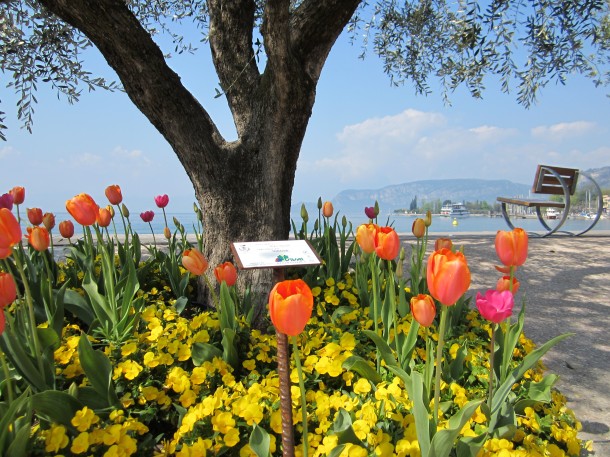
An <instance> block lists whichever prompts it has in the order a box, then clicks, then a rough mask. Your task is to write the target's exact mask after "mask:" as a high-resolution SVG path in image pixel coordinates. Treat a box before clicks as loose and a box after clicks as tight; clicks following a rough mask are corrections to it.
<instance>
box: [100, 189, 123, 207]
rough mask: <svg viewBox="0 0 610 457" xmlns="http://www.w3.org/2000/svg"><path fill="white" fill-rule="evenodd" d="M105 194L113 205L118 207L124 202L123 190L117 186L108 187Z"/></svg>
mask: <svg viewBox="0 0 610 457" xmlns="http://www.w3.org/2000/svg"><path fill="white" fill-rule="evenodd" d="M104 193H105V194H106V198H107V199H108V201H109V202H110V204H111V205H118V204H119V203H121V202H122V201H123V194H122V193H121V188H120V187H119V186H118V185H117V184H112V185H110V186H108V187H106V190H105V191H104Z"/></svg>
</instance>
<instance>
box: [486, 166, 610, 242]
mask: <svg viewBox="0 0 610 457" xmlns="http://www.w3.org/2000/svg"><path fill="white" fill-rule="evenodd" d="M580 175H582V176H584V177H585V178H587V179H588V180H590V181H591V182H592V183H593V185H594V187H595V188H596V190H597V213H596V215H595V217H593V218H592V222H591V224H590V225H589V226H588V227H587V228H586V229H585V230H583V231H581V232H578V233H573V232H568V231H565V230H562V231H561V233H566V234H568V235H573V236H577V235H582V234H583V233H586V232H588V231H589V230H591V229H592V228H593V227H594V226H595V224H597V221H598V220H599V218H600V216H601V214H602V210H603V198H602V192H601V189H600V188H599V186H598V185H597V183H596V182H595V181H594V180H593V178H592V177H591V176H589V175H587V174H585V173H583V172H582V171H579V170H577V169H576V168H563V167H554V166H549V165H538V168H537V169H536V176H535V177H534V185H533V186H532V191H531V192H532V194H540V195H547V196H551V195H558V196H561V197H563V198H561V199H553V200H551V199H550V198H547V199H540V198H538V199H535V198H512V197H498V198H497V200H498V201H499V202H500V203H501V207H502V215H503V216H504V220H505V221H506V223H507V224H508V226H509V227H510V228H511V229H514V228H515V227H514V225H513V224H512V222H511V220H510V216H509V214H508V211H507V209H506V206H507V205H515V206H523V207H526V208H535V209H536V215H537V216H538V220H539V221H540V223H541V224H542V226H543V227H544V228H545V229H546V233H544V234H542V235H541V236H549V235H552V234H553V233H555V232H557V231H559V229H560V228H561V226H562V225H563V224H564V223H565V221H566V220H567V218H568V215H569V214H570V197H571V196H572V195H574V192H576V185H577V183H578V178H579V176H580ZM542 208H547V209H548V208H557V209H559V210H560V211H561V217H560V220H559V222H558V223H557V224H556V225H555V226H554V227H550V226H549V224H548V223H547V221H546V220H545V216H544V215H543V214H542ZM535 235H536V234H535Z"/></svg>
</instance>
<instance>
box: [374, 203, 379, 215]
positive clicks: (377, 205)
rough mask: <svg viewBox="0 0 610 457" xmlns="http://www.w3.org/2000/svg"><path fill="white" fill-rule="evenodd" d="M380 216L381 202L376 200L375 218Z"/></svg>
mask: <svg viewBox="0 0 610 457" xmlns="http://www.w3.org/2000/svg"><path fill="white" fill-rule="evenodd" d="M377 216H379V202H378V201H377V200H375V217H377Z"/></svg>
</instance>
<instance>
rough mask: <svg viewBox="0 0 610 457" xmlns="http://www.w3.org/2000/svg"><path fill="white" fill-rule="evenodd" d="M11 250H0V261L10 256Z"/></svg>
mask: <svg viewBox="0 0 610 457" xmlns="http://www.w3.org/2000/svg"><path fill="white" fill-rule="evenodd" d="M11 252H13V250H12V249H11V248H0V260H2V259H6V258H7V257H8V256H9V255H11Z"/></svg>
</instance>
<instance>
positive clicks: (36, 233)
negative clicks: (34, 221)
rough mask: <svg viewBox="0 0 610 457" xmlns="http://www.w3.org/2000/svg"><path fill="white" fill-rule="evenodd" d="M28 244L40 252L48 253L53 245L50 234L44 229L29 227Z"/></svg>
mask: <svg viewBox="0 0 610 457" xmlns="http://www.w3.org/2000/svg"><path fill="white" fill-rule="evenodd" d="M28 242H29V243H30V246H32V247H33V248H34V249H36V250H37V251H38V252H42V251H46V250H47V249H48V247H49V244H50V243H51V240H50V237H49V232H48V231H47V229H46V228H44V227H28Z"/></svg>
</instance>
